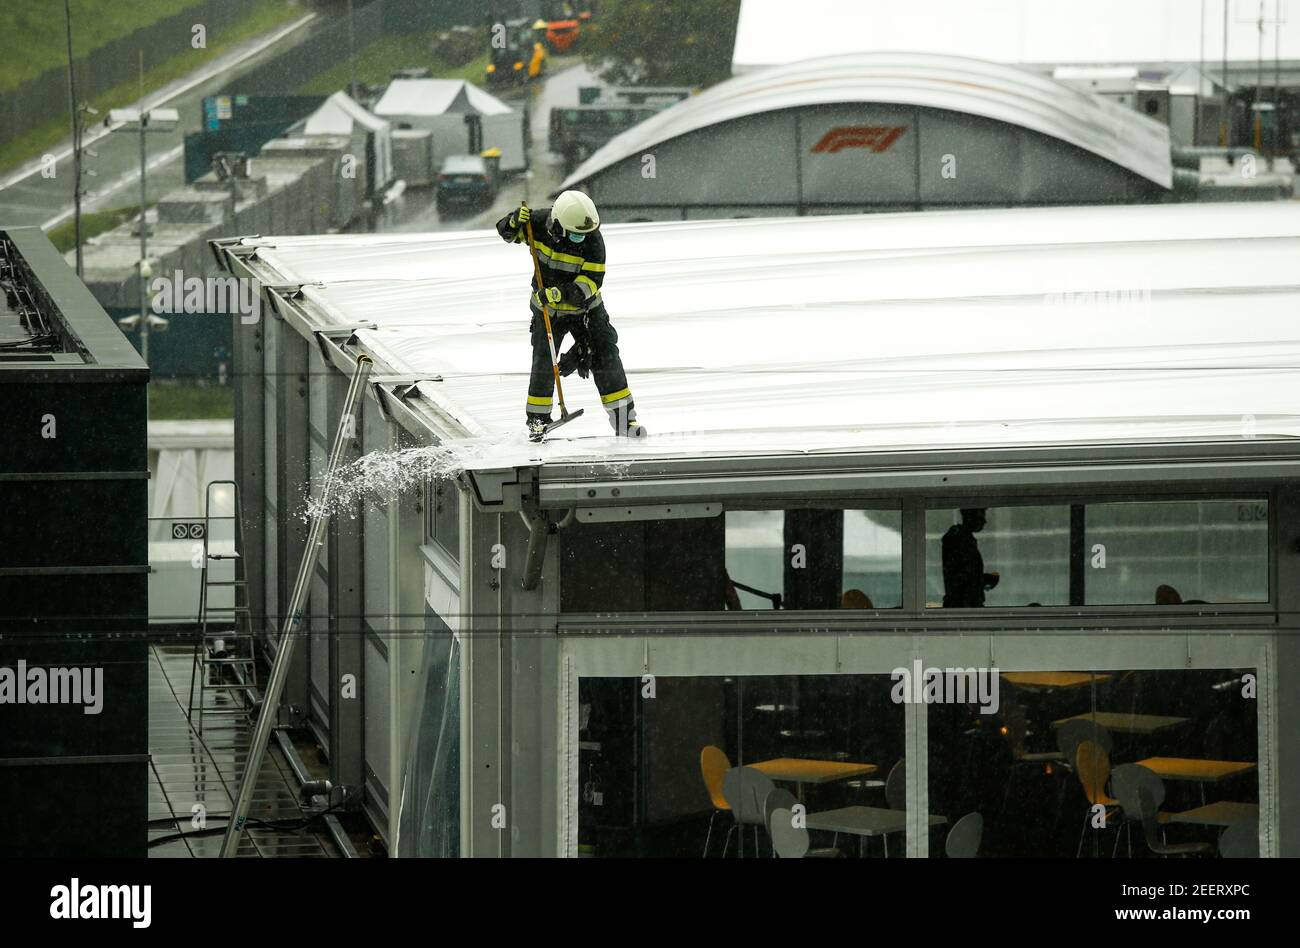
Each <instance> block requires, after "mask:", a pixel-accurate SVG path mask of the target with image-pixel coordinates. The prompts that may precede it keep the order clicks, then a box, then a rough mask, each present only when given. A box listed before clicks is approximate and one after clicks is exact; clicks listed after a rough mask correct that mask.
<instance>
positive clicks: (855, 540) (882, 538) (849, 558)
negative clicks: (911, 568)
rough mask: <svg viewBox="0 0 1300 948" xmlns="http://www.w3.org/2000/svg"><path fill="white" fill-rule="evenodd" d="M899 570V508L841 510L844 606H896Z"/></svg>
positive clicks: (899, 591) (899, 593) (899, 598)
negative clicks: (842, 514)
mask: <svg viewBox="0 0 1300 948" xmlns="http://www.w3.org/2000/svg"><path fill="white" fill-rule="evenodd" d="M902 570H903V514H902V511H899V510H846V511H844V582H843V584H842V585H843V587H844V593H843V596H842V602H843V605H844V608H846V609H853V608H863V609H870V608H876V609H897V608H899V607H900V606H902V604H903V572H902ZM859 593H860V594H861V595H858V594H859Z"/></svg>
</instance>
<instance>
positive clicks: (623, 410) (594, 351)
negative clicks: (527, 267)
mask: <svg viewBox="0 0 1300 948" xmlns="http://www.w3.org/2000/svg"><path fill="white" fill-rule="evenodd" d="M530 219H531V221H532V229H533V242H534V244H535V245H536V248H537V257H538V263H539V264H540V266H541V274H542V282H543V284H544V285H545V287H546V299H545V300H543V299H542V298H541V296H540V295H539V293H538V290H539V288H538V286H537V279H536V277H535V276H534V278H533V281H532V300H531V309H532V312H533V319H532V323H531V325H530V326H529V332H530V333H531V334H532V342H533V365H532V372H531V375H530V376H529V380H528V405H527V421H528V430H529V433H530V435H532V436H533V437H534V438H540V437H541V435H542V434H543V433H544V432H545V431H546V426H547V425H549V424H550V423H551V404H552V399H553V395H554V390H555V377H554V375H553V373H552V369H551V354H550V347H549V346H548V345H547V341H546V326H545V324H544V323H543V321H542V304H543V302H545V304H546V306H547V307H548V308H549V309H550V312H551V330H552V333H553V334H554V336H555V347H556V351H559V349H560V346H561V344H562V342H563V339H564V336H565V335H566V334H568V335H572V336H573V338H574V345H573V346H572V347H571V348H570V349H569V351H568V352H566V353H564V355H563V356H561V358H560V374H561V375H563V376H566V377H567V376H568V375H569V374H571V373H572V372H573V371H574V370H577V372H578V374H579V375H580V376H582V377H583V378H586V377H587V376H588V375H589V374H594V375H595V376H596V388H597V390H598V391H599V392H600V400H601V403H602V404H603V405H604V407H605V411H606V412H607V413H608V417H609V423H610V425H611V426H612V427H613V428H614V434H616V435H619V436H622V437H634V438H635V437H641V436H642V435H643V434H644V433H645V430H644V429H643V428H642V427H641V426H640V425H639V424H637V421H636V408H635V407H634V406H633V404H632V392H631V389H629V388H628V384H627V374H626V373H625V372H624V371H623V360H622V359H621V358H620V357H619V354H618V333H617V332H615V331H614V327H613V326H611V325H610V323H609V314H608V313H607V312H606V311H605V304H604V302H603V301H602V300H601V296H600V286H601V284H602V283H603V282H604V280H605V241H604V238H602V237H601V235H600V215H599V214H597V213H596V205H595V204H593V203H592V201H591V198H589V197H587V195H585V194H583V193H582V192H581V191H565V192H564V193H562V194H561V195H560V196H559V197H558V198H556V200H555V205H554V206H553V207H551V208H549V209H548V208H528V207H524V206H522V205H521V206H520V207H518V208H516V209H515V210H514V211H512V212H511V213H509V214H508V215H506V216H505V217H503V218H501V220H499V221H497V233H498V234H500V235H501V239H502V240H505V241H507V242H509V243H527V240H528V237H527V231H526V229H525V225H526V224H527V223H528V222H529V220H530Z"/></svg>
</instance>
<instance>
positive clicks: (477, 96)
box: [465, 83, 513, 115]
mask: <svg viewBox="0 0 1300 948" xmlns="http://www.w3.org/2000/svg"><path fill="white" fill-rule="evenodd" d="M465 94H466V96H467V97H468V98H469V104H470V107H471V108H473V109H474V111H476V112H478V113H479V114H480V115H506V114H507V113H509V112H511V111H513V110H512V109H511V108H510V106H508V105H506V104H505V103H504V102H502V101H501V100H500V99H498V98H497V97H496V96H494V95H491V94H490V93H487V92H484V91H483V90H482V89H480V88H479V87H478V86H476V85H474V84H473V83H466V84H465Z"/></svg>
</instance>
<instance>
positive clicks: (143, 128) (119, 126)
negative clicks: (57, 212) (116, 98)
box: [104, 109, 181, 365]
mask: <svg viewBox="0 0 1300 948" xmlns="http://www.w3.org/2000/svg"><path fill="white" fill-rule="evenodd" d="M180 120H181V117H180V113H179V112H177V111H176V110H175V109H111V110H110V111H109V113H108V118H106V119H104V124H105V125H106V126H108V127H109V129H110V130H111V131H115V132H116V131H123V130H129V131H138V132H139V133H140V264H139V269H140V318H139V323H138V325H139V327H140V357H141V358H142V359H144V361H145V364H146V365H148V364H149V330H150V318H149V305H148V299H149V288H148V285H147V283H146V280H147V279H148V275H149V226H148V221H147V220H146V218H145V214H146V208H147V207H148V204H149V192H148V185H147V179H148V170H149V162H148V154H147V152H146V150H145V137H146V136H147V135H148V134H149V133H150V132H170V131H172V130H173V129H175V128H176V126H177V125H178V124H179V123H180Z"/></svg>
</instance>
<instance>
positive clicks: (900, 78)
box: [558, 53, 1173, 190]
mask: <svg viewBox="0 0 1300 948" xmlns="http://www.w3.org/2000/svg"><path fill="white" fill-rule="evenodd" d="M840 102H886V103H893V104H900V105H915V106H923V107H927V108H934V109H945V110H949V111H953V112H962V113H966V114H970V115H979V116H983V117H984V118H989V119H993V120H995V121H999V122H1006V123H1008V124H1011V125H1017V126H1020V127H1023V128H1028V129H1032V130H1034V131H1036V132H1040V133H1042V134H1044V135H1049V136H1051V137H1053V138H1057V139H1060V140H1062V141H1065V142H1069V143H1070V144H1072V145H1075V146H1077V147H1079V148H1082V149H1084V150H1085V151H1089V152H1092V153H1093V154H1095V155H1098V156H1100V157H1102V158H1105V159H1107V160H1109V161H1113V162H1115V163H1116V164H1118V165H1120V166H1121V167H1124V168H1127V169H1128V170H1130V171H1132V172H1134V173H1135V174H1139V175H1141V176H1142V177H1144V178H1147V179H1149V180H1151V181H1154V182H1155V183H1156V184H1159V185H1161V186H1162V187H1165V188H1169V187H1172V186H1173V171H1172V168H1171V165H1170V159H1169V128H1168V127H1167V126H1165V125H1163V124H1162V123H1160V122H1157V121H1155V120H1153V119H1150V118H1147V117H1146V116H1145V115H1141V114H1139V113H1138V112H1136V111H1134V110H1133V109H1130V108H1125V107H1124V106H1122V105H1119V104H1118V103H1115V102H1110V101H1107V100H1105V99H1102V98H1100V97H1098V96H1094V95H1091V94H1089V93H1086V92H1080V91H1078V90H1076V89H1072V88H1070V87H1068V86H1065V85H1063V84H1061V83H1059V82H1055V81H1054V80H1052V79H1048V78H1046V77H1044V76H1039V75H1035V74H1033V73H1029V72H1026V71H1024V70H1020V69H1016V68H1014V67H1012V66H1004V65H1001V64H999V63H992V62H986V61H984V60H980V59H967V58H965V57H959V56H946V55H936V54H932V53H852V54H848V55H843V56H834V57H826V56H819V57H817V58H814V59H808V60H803V61H800V62H794V63H790V64H788V65H785V66H777V67H773V68H771V69H763V70H759V71H757V72H750V73H746V74H744V75H741V76H737V77H735V78H733V79H729V80H727V81H726V82H722V83H719V84H718V85H716V86H713V87H712V88H711V89H708V90H706V91H704V92H702V93H700V94H699V95H696V96H692V97H690V98H689V99H685V100H683V101H681V102H679V103H677V104H676V105H674V106H672V107H670V108H667V109H665V110H664V111H662V112H660V113H658V114H657V115H653V116H651V117H650V118H648V119H646V120H645V121H644V122H641V123H639V124H637V125H634V126H633V127H632V128H630V129H628V130H627V131H626V132H623V133H622V134H620V135H618V136H616V137H615V138H613V139H612V140H610V141H609V142H608V143H606V144H605V145H604V146H603V147H602V148H600V149H599V150H597V151H596V153H595V154H593V155H592V156H591V157H590V158H588V159H587V160H586V161H585V162H583V163H582V164H581V165H579V166H578V167H577V168H576V169H575V170H574V172H573V173H572V174H571V175H569V177H568V178H567V179H566V180H565V182H564V184H562V185H561V186H560V188H559V189H558V190H564V189H566V188H570V187H573V186H575V185H577V184H578V183H579V182H582V181H585V180H586V179H588V178H590V177H591V176H592V175H595V174H598V173H599V172H601V171H603V170H604V169H606V168H608V167H610V166H611V165H614V164H616V163H617V162H619V161H623V160H625V159H627V158H630V157H632V156H635V155H642V154H645V153H646V152H648V151H651V150H653V148H654V147H655V146H656V145H658V144H659V143H661V142H664V141H667V140H668V139H671V138H677V137H678V136H681V135H685V134H687V133H688V132H693V131H696V130H698V129H702V128H706V127H708V126H712V125H718V124H721V123H723V122H727V121H731V120H733V119H737V118H742V117H744V116H748V115H755V114H759V113H762V112H774V111H777V110H779V109H789V108H799V107H804V106H815V105H826V104H831V103H840Z"/></svg>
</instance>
